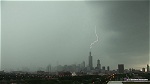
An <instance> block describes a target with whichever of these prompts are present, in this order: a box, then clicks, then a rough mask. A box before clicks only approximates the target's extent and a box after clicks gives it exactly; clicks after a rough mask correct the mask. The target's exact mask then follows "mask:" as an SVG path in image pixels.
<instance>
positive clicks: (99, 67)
mask: <svg viewBox="0 0 150 84" xmlns="http://www.w3.org/2000/svg"><path fill="white" fill-rule="evenodd" d="M97 69H101V64H100V60H99V59H98V60H97Z"/></svg>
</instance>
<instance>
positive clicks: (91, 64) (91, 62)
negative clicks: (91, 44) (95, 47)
mask: <svg viewBox="0 0 150 84" xmlns="http://www.w3.org/2000/svg"><path fill="white" fill-rule="evenodd" d="M89 67H90V70H92V69H93V61H92V55H91V51H90V53H89Z"/></svg>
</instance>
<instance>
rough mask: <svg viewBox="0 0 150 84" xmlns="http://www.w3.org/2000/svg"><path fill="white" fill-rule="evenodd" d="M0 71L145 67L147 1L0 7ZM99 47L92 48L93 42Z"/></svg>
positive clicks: (20, 3)
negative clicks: (82, 65)
mask: <svg viewBox="0 0 150 84" xmlns="http://www.w3.org/2000/svg"><path fill="white" fill-rule="evenodd" d="M1 23H2V24H1V33H2V34H1V36H2V37H1V42H2V44H1V46H2V47H1V52H2V54H1V55H2V56H1V70H5V71H12V70H23V69H28V70H29V71H36V70H38V69H39V68H40V69H41V68H42V69H45V68H46V67H47V65H49V64H51V65H52V66H57V65H72V64H80V63H82V62H83V61H85V64H86V66H88V56H89V52H90V51H91V53H92V56H93V64H94V66H96V63H97V59H99V60H100V62H101V65H102V66H110V69H117V65H118V64H124V65H125V68H127V69H128V68H136V69H141V68H143V67H146V64H149V2H148V0H147V1H75V2H73V1H56V2H55V1H43V2H42V1H13V2H11V1H2V2H1ZM95 27H96V33H97V36H98V41H97V42H96V43H95V44H93V45H92V48H91V49H90V45H91V43H92V42H94V41H96V40H97V37H96V35H95Z"/></svg>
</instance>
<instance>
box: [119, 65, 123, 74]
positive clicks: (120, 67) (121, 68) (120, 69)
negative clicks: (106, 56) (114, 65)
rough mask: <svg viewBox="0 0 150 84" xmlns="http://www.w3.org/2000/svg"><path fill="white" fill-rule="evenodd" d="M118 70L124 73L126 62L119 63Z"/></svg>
mask: <svg viewBox="0 0 150 84" xmlns="http://www.w3.org/2000/svg"><path fill="white" fill-rule="evenodd" d="M118 72H119V73H124V64H118Z"/></svg>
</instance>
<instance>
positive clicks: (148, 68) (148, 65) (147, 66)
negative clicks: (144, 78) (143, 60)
mask: <svg viewBox="0 0 150 84" xmlns="http://www.w3.org/2000/svg"><path fill="white" fill-rule="evenodd" d="M147 72H149V65H148V64H147Z"/></svg>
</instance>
